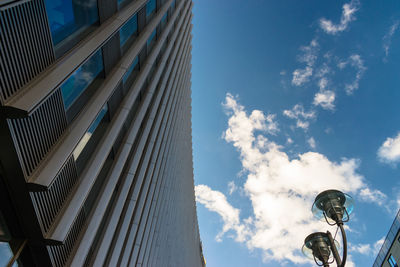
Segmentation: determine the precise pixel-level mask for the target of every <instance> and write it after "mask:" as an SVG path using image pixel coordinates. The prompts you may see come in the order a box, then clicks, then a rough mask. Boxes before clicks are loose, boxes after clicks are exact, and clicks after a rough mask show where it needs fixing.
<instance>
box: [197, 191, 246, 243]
mask: <svg viewBox="0 0 400 267" xmlns="http://www.w3.org/2000/svg"><path fill="white" fill-rule="evenodd" d="M195 193H196V201H197V202H198V203H201V204H203V205H204V206H205V207H206V208H207V209H209V210H211V211H214V212H216V213H218V214H219V215H220V216H221V217H222V220H223V227H222V231H221V232H220V233H219V234H218V235H217V236H216V238H215V239H216V240H217V241H218V242H221V241H222V239H221V238H222V236H223V235H224V234H225V233H226V232H227V231H230V230H234V231H235V232H236V240H237V241H238V242H243V241H244V240H245V237H244V235H245V231H244V230H245V229H244V226H243V225H240V220H239V213H240V211H239V210H238V209H236V208H234V207H232V206H231V205H230V204H229V203H228V201H227V200H226V197H225V195H224V194H222V193H221V192H219V191H214V190H212V189H211V188H210V187H208V186H206V185H197V186H196V187H195Z"/></svg>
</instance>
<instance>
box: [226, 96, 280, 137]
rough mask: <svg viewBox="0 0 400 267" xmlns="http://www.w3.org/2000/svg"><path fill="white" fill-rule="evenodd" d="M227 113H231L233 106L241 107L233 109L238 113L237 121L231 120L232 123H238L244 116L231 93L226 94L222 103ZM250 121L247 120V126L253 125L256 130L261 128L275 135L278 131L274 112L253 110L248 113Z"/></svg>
mask: <svg viewBox="0 0 400 267" xmlns="http://www.w3.org/2000/svg"><path fill="white" fill-rule="evenodd" d="M222 105H223V107H224V108H225V110H226V111H227V114H228V115H229V114H231V110H233V109H235V108H239V109H240V108H242V110H235V112H237V114H238V115H239V116H238V117H239V118H238V121H236V122H235V121H232V123H238V122H239V120H240V118H241V117H244V116H246V113H245V112H244V109H243V107H240V106H238V105H237V102H236V99H235V98H234V97H233V96H232V95H231V94H229V93H228V94H227V97H226V102H225V103H223V104H222ZM250 118H251V121H249V125H248V127H255V128H256V129H258V130H263V131H265V132H267V133H269V134H272V135H276V133H277V132H279V127H278V123H277V122H276V121H275V118H276V115H275V114H268V115H264V113H263V112H262V111H260V110H254V111H253V112H252V114H251V115H250Z"/></svg>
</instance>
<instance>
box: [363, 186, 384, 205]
mask: <svg viewBox="0 0 400 267" xmlns="http://www.w3.org/2000/svg"><path fill="white" fill-rule="evenodd" d="M360 198H361V199H362V200H363V201H367V202H374V203H376V204H378V205H379V206H382V205H383V204H385V201H386V199H387V197H386V195H385V194H384V193H382V192H381V191H379V190H371V189H369V188H364V189H361V191H360Z"/></svg>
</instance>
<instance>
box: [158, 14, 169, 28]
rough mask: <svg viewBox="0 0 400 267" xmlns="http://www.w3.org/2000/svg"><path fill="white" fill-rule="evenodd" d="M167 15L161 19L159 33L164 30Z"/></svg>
mask: <svg viewBox="0 0 400 267" xmlns="http://www.w3.org/2000/svg"><path fill="white" fill-rule="evenodd" d="M167 15H168V14H167V13H165V15H164V16H163V17H162V18H161V22H160V28H161V31H162V30H164V28H165V25H167V17H168V16H167Z"/></svg>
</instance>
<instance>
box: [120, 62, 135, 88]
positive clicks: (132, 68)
mask: <svg viewBox="0 0 400 267" xmlns="http://www.w3.org/2000/svg"><path fill="white" fill-rule="evenodd" d="M138 62H139V58H138V57H135V59H134V60H133V63H132V64H131V66H130V67H129V69H128V70H127V71H126V73H125V75H124V77H122V82H123V83H124V84H125V83H126V80H128V78H129V76H130V75H131V74H132V71H133V70H134V69H135V68H136V66H137V64H138Z"/></svg>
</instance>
